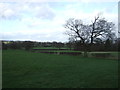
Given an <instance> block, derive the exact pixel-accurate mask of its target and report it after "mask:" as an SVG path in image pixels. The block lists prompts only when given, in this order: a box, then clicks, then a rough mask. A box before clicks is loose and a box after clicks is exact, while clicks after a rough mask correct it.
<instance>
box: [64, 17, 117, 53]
mask: <svg viewBox="0 0 120 90" xmlns="http://www.w3.org/2000/svg"><path fill="white" fill-rule="evenodd" d="M114 26H115V24H114V23H112V22H108V21H107V20H105V19H104V18H100V17H99V15H98V16H97V17H95V19H94V21H93V22H92V23H91V24H89V25H86V24H83V22H82V20H79V19H74V18H70V19H68V20H67V21H66V24H65V25H64V27H65V28H66V29H68V30H67V31H66V34H67V35H69V36H70V37H72V38H75V40H79V41H81V42H82V44H83V45H84V50H85V51H86V43H89V44H90V45H91V46H92V44H93V43H94V40H95V39H97V38H99V39H105V38H106V39H107V38H111V39H112V38H113V37H114V36H115V34H114V32H113V30H114V29H115V28H114Z"/></svg>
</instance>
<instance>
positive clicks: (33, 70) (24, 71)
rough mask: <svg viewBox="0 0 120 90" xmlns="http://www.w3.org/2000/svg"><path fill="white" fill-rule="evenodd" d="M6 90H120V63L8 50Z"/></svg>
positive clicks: (4, 64)
mask: <svg viewBox="0 0 120 90" xmlns="http://www.w3.org/2000/svg"><path fill="white" fill-rule="evenodd" d="M2 66H3V68H2V69H3V72H2V74H3V77H2V79H3V83H2V85H3V88H117V87H118V61H117V60H109V59H100V58H99V59H97V58H84V57H80V56H69V55H55V54H42V53H32V52H27V51H22V50H5V51H3V57H2Z"/></svg>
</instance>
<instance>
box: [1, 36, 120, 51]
mask: <svg viewBox="0 0 120 90" xmlns="http://www.w3.org/2000/svg"><path fill="white" fill-rule="evenodd" d="M119 46H120V38H117V39H116V40H114V41H112V40H110V39H107V40H106V41H99V40H98V41H96V42H94V44H93V45H92V46H91V45H90V44H89V43H88V44H86V48H87V51H120V47H119ZM33 47H56V48H59V49H60V48H68V49H72V50H79V51H84V46H83V44H82V43H81V42H80V41H69V42H67V43H62V42H55V41H54V42H35V41H2V49H3V50H7V49H24V50H31V49H32V48H33Z"/></svg>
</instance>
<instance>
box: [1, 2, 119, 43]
mask: <svg viewBox="0 0 120 90" xmlns="http://www.w3.org/2000/svg"><path fill="white" fill-rule="evenodd" d="M28 1H29V2H28ZM43 1H44V0H43ZM43 1H40V0H0V36H1V37H0V39H1V40H33V41H42V42H43V41H60V42H66V41H68V36H66V35H65V34H64V32H65V31H66V29H65V28H64V27H63V24H65V21H66V20H67V19H69V18H77V19H81V20H83V22H84V23H91V22H92V20H93V19H94V17H95V16H96V15H97V14H98V13H101V16H102V17H105V18H106V19H107V20H108V21H112V22H114V23H115V24H116V28H117V26H118V1H119V0H75V1H74V0H71V2H70V0H69V1H68V0H61V1H60V0H49V1H48V0H45V1H44V2H43Z"/></svg>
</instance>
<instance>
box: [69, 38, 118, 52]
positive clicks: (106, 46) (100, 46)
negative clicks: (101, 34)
mask: <svg viewBox="0 0 120 90" xmlns="http://www.w3.org/2000/svg"><path fill="white" fill-rule="evenodd" d="M84 45H85V47H86V48H84ZM84 45H83V43H81V41H69V42H68V43H67V46H68V47H69V48H70V49H72V48H74V50H78V51H85V49H87V51H120V47H119V46H120V38H117V39H116V40H110V39H107V40H106V41H102V40H98V41H95V42H94V43H93V45H92V46H91V45H90V43H86V44H84Z"/></svg>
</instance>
